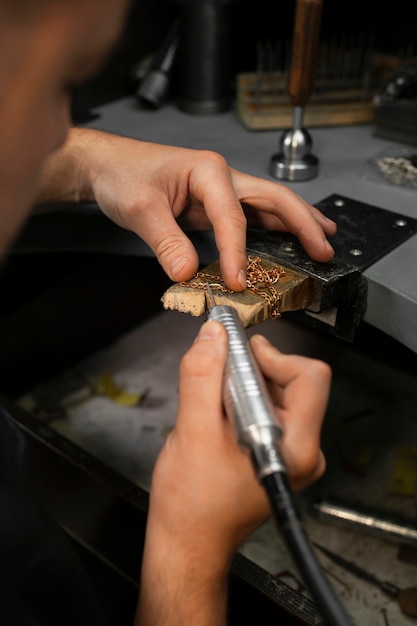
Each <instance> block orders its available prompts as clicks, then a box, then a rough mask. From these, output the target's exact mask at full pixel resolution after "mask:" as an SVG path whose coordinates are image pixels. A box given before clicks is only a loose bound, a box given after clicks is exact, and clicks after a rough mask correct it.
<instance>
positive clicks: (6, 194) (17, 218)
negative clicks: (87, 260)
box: [0, 0, 129, 256]
mask: <svg viewBox="0 0 417 626" xmlns="http://www.w3.org/2000/svg"><path fill="white" fill-rule="evenodd" d="M13 1H14V2H15V5H14V7H13ZM128 1H129V0H0V256H3V255H4V252H5V251H6V250H7V248H8V246H9V245H10V243H11V241H12V240H13V238H14V236H15V235H16V233H17V231H18V229H19V228H20V226H21V225H22V222H23V221H24V219H25V217H26V216H27V214H28V213H29V211H30V209H31V205H32V203H33V201H34V198H35V195H36V192H37V189H38V184H39V181H40V175H41V172H42V167H43V165H44V163H45V160H46V158H47V157H48V155H49V154H50V153H51V152H52V151H54V150H56V149H57V148H58V147H60V146H61V145H62V143H63V142H64V141H65V138H66V135H67V132H68V129H69V124H70V97H69V92H70V90H71V88H72V87H73V86H75V85H77V84H80V83H82V82H83V81H85V80H86V79H87V78H88V77H89V76H91V75H92V74H93V73H94V72H96V71H97V70H98V69H99V67H100V64H101V63H102V61H103V60H104V59H105V57H106V55H107V53H108V52H109V51H110V50H111V48H112V46H113V45H114V43H115V42H116V40H117V38H118V36H119V34H120V32H121V29H122V27H123V23H124V17H125V12H126V8H127V5H128ZM20 5H22V6H20ZM10 6H11V7H12V8H11V9H10ZM23 7H24V8H23Z"/></svg>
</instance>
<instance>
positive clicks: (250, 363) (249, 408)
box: [208, 305, 287, 480]
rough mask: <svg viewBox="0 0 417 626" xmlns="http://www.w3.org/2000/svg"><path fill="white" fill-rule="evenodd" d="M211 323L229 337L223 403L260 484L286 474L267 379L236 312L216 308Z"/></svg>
mask: <svg viewBox="0 0 417 626" xmlns="http://www.w3.org/2000/svg"><path fill="white" fill-rule="evenodd" d="M208 319H209V320H215V321H217V322H220V323H221V324H223V325H224V326H225V328H226V330H227V333H228V336H229V354H228V358H227V363H226V367H225V372H224V383H223V385H224V390H223V402H224V407H225V411H226V414H227V415H228V417H229V419H230V420H231V421H232V423H233V425H234V427H235V430H236V433H237V437H238V441H239V443H240V444H241V445H242V446H243V447H246V448H247V449H249V451H250V452H251V454H252V459H253V462H254V464H255V469H256V472H257V475H258V478H259V480H262V479H263V478H264V477H265V476H267V475H268V474H272V473H274V472H280V473H284V472H285V473H286V471H287V470H286V466H285V463H284V461H283V459H282V458H281V455H280V452H279V449H278V440H279V438H280V436H281V429H280V427H279V425H278V423H277V421H276V417H275V411H274V407H273V404H272V400H271V398H270V395H269V392H268V389H267V387H266V383H265V379H264V377H263V375H262V372H261V371H260V368H259V365H258V363H257V362H256V359H255V357H254V355H253V352H252V349H251V347H250V344H249V341H248V339H247V336H246V332H245V329H244V326H243V324H242V322H241V321H240V319H239V316H238V314H237V312H236V310H235V309H234V308H233V307H231V306H224V305H214V306H213V307H212V308H211V309H210V312H209V315H208Z"/></svg>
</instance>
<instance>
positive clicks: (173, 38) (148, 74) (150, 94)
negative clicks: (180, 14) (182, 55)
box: [136, 19, 179, 108]
mask: <svg viewBox="0 0 417 626" xmlns="http://www.w3.org/2000/svg"><path fill="white" fill-rule="evenodd" d="M178 43H179V20H178V19H176V20H175V21H174V24H173V25H172V28H171V30H170V31H169V33H168V35H167V37H166V39H165V40H164V41H163V43H162V45H161V47H160V48H159V50H157V51H156V52H155V54H154V55H151V57H150V58H149V57H147V59H145V66H143V65H142V66H141V65H139V66H138V68H137V71H138V70H139V71H140V70H141V69H142V68H143V67H145V72H144V73H143V76H142V77H141V80H140V83H139V87H138V89H137V91H136V96H137V98H138V99H139V101H140V102H142V103H144V104H148V105H150V106H151V107H154V108H159V107H160V106H161V105H162V104H163V103H164V102H165V100H166V98H167V96H168V92H169V89H170V86H171V77H172V73H173V69H174V62H175V59H176V54H177V49H178ZM148 59H149V60H148ZM147 65H149V67H148V68H147V67H146V66H147ZM139 78H140V75H139Z"/></svg>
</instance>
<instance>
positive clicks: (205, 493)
mask: <svg viewBox="0 0 417 626" xmlns="http://www.w3.org/2000/svg"><path fill="white" fill-rule="evenodd" d="M251 345H252V348H253V350H254V353H255V356H256V358H257V361H258V363H259V365H260V367H261V370H262V371H263V373H264V375H265V377H266V378H267V381H268V384H269V386H270V391H271V397H272V398H273V402H274V404H275V407H276V415H277V420H279V423H280V424H281V425H282V428H283V433H284V434H283V437H282V453H283V456H284V458H285V460H286V463H287V466H288V470H289V476H290V481H291V484H292V486H293V488H294V489H301V488H303V487H305V486H307V485H308V484H309V483H310V482H312V481H313V480H315V479H317V478H318V477H319V476H321V474H322V472H323V471H324V467H325V461H324V457H323V454H322V452H321V451H320V430H321V424H322V420H323V416H324V412H325V409H326V405H327V400H328V394H329V387H330V379H331V372H330V368H329V366H328V365H327V364H325V363H323V362H321V361H317V360H313V359H309V358H306V357H301V356H289V355H284V354H282V353H280V352H279V351H278V350H276V349H275V348H274V347H273V346H271V344H270V343H269V342H268V341H267V340H266V339H264V338H263V337H261V336H259V335H256V336H255V337H253V338H252V340H251ZM226 356H227V335H226V331H225V329H224V327H223V326H222V325H220V324H218V323H216V322H206V323H205V324H203V326H202V328H201V330H200V333H199V335H198V337H197V339H196V341H195V343H194V344H193V346H192V347H191V349H190V350H189V351H188V353H187V354H186V355H185V357H184V358H183V360H182V363H181V368H180V384H179V410H178V415H177V420H176V424H175V428H174V430H173V431H172V432H171V434H170V435H169V437H168V439H167V441H166V443H165V445H164V447H163V449H162V451H161V453H160V455H159V457H158V460H157V463H156V466H155V469H154V473H153V478H152V486H151V493H150V509H149V516H148V525H147V534H146V542H145V554H144V560H143V570H142V581H146V582H145V586H144V588H143V589H142V592H141V602H140V610H139V615H140V620H139V622H138V623H139V624H140V625H141V626H142V624H143V625H145V624H146V625H147V626H159V624H161V625H162V624H168V625H170V624H177V622H176V621H175V620H174V621H171V619H170V616H172V615H177V614H178V613H177V611H179V615H180V619H179V620H178V624H188V623H192V624H193V625H194V624H195V625H196V626H199V625H200V623H201V624H204V626H208V625H210V626H211V624H213V626H214V625H215V624H216V626H218V625H219V623H221V622H219V619H218V617H219V610H218V607H217V608H213V601H214V599H216V598H217V601H218V603H220V602H221V601H222V598H223V595H222V593H221V591H222V589H223V587H224V586H225V585H226V578H227V573H228V570H229V567H230V564H231V559H232V557H233V555H234V553H235V551H236V550H237V548H238V547H239V546H240V545H241V543H242V542H243V541H244V540H245V539H246V537H247V536H248V535H249V534H250V533H251V532H252V531H254V530H255V529H256V528H257V527H258V526H259V525H260V524H261V523H262V522H263V521H264V520H266V519H267V518H268V516H269V515H270V506H269V502H268V500H267V497H266V495H265V492H264V489H263V487H262V486H261V485H260V484H259V482H258V479H257V478H256V476H255V471H254V468H253V466H252V462H251V460H250V457H249V454H248V453H247V452H245V451H242V449H240V447H239V446H238V445H237V443H236V436H235V433H234V430H233V427H232V426H231V424H230V422H229V421H228V419H227V418H226V416H225V414H224V412H223V407H222V377H223V369H224V366H225V362H226ZM181 589H183V590H187V592H186V597H187V601H185V599H184V597H183V595H182V592H181V591H180V590H181ZM158 597H159V598H164V602H162V604H165V606H166V607H167V614H166V615H160V617H161V621H152V619H150V621H148V620H147V618H148V617H149V616H152V615H153V614H155V611H154V610H153V609H155V607H153V606H152V605H153V600H154V602H155V603H157V598H158ZM181 598H182V599H183V600H184V601H183V602H182V603H181ZM175 599H176V601H177V604H178V605H179V606H177V605H176V604H175ZM171 601H172V602H171ZM210 603H211V605H210ZM159 604H161V603H159ZM206 606H207V607H208V609H207V610H209V611H211V612H212V613H211V614H212V616H213V617H212V620H213V621H210V619H208V618H207V620H206V621H204V620H202V621H201V622H200V621H198V619H197V616H199V615H201V614H202V612H203V610H204V607H206ZM163 610H164V609H163V607H160V608H159V611H163ZM183 611H189V613H187V614H185V615H184V614H183ZM193 616H194V619H191V618H192V617H193ZM162 618H165V621H164V620H163V619H162Z"/></svg>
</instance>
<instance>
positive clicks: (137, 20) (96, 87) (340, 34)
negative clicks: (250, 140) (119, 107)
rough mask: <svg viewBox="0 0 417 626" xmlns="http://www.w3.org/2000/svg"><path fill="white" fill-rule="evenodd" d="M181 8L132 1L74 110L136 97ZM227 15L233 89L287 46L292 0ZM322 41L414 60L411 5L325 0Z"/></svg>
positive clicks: (235, 1) (238, 5) (242, 4)
mask: <svg viewBox="0 0 417 626" xmlns="http://www.w3.org/2000/svg"><path fill="white" fill-rule="evenodd" d="M199 1H203V0H199ZM180 7H181V2H180V0H132V4H131V8H130V11H129V15H128V19H127V20H126V26H125V31H124V34H123V36H122V37H121V39H120V41H119V44H118V46H117V47H116V48H115V50H114V51H113V53H112V55H111V56H110V57H109V59H108V60H107V62H106V63H105V65H104V67H103V68H102V70H101V71H100V72H99V73H98V74H97V75H96V76H95V77H94V78H93V79H91V80H89V81H88V82H87V83H86V84H85V85H83V86H82V87H81V88H80V89H78V90H77V92H76V93H75V94H74V106H75V108H76V109H77V110H80V109H83V108H85V107H86V108H88V107H91V106H97V105H100V104H103V103H105V102H108V101H111V100H114V99H117V98H119V97H124V96H126V95H129V94H131V93H134V91H135V87H136V85H135V77H134V71H133V70H134V68H135V67H136V66H137V64H138V63H139V62H140V61H141V60H142V59H144V58H145V57H146V56H147V55H150V54H152V53H153V52H154V51H155V50H157V49H158V48H159V46H160V45H161V43H162V42H163V40H164V38H165V37H166V35H167V33H168V31H169V29H170V27H171V25H172V23H173V21H174V19H175V17H176V16H177V15H178V14H179V12H180ZM229 11H230V24H229V33H230V65H231V88H232V89H233V80H234V76H235V75H236V73H237V72H247V71H254V70H255V69H256V67H257V62H258V56H257V55H258V53H259V48H260V47H263V49H264V51H265V50H268V49H271V48H273V49H275V50H277V49H278V50H281V49H283V48H284V47H285V44H286V43H287V45H288V43H289V42H291V38H292V29H293V18H294V11H295V0H281V1H275V2H273V0H256V1H252V0H230V6H229ZM321 41H325V42H327V43H338V44H339V45H342V46H345V47H349V46H357V45H361V46H370V47H372V50H374V51H377V52H381V53H386V54H394V55H399V56H406V57H410V56H414V55H415V54H416V47H417V46H416V44H417V40H416V30H415V20H414V18H413V6H412V0H397V1H396V2H395V3H394V4H393V5H391V4H389V3H377V2H369V1H367V0H361V1H360V0H351V1H350V2H349V3H342V2H339V1H335V0H324V1H323V13H322V25H321ZM268 47H269V48H268ZM287 49H288V48H287ZM275 63H278V62H277V61H276V59H275ZM279 63H282V64H284V65H288V63H289V58H288V54H287V58H285V54H281V57H280V61H279ZM273 69H276V70H278V69H283V68H282V67H277V66H275V67H274V68H273ZM174 92H175V86H174Z"/></svg>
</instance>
